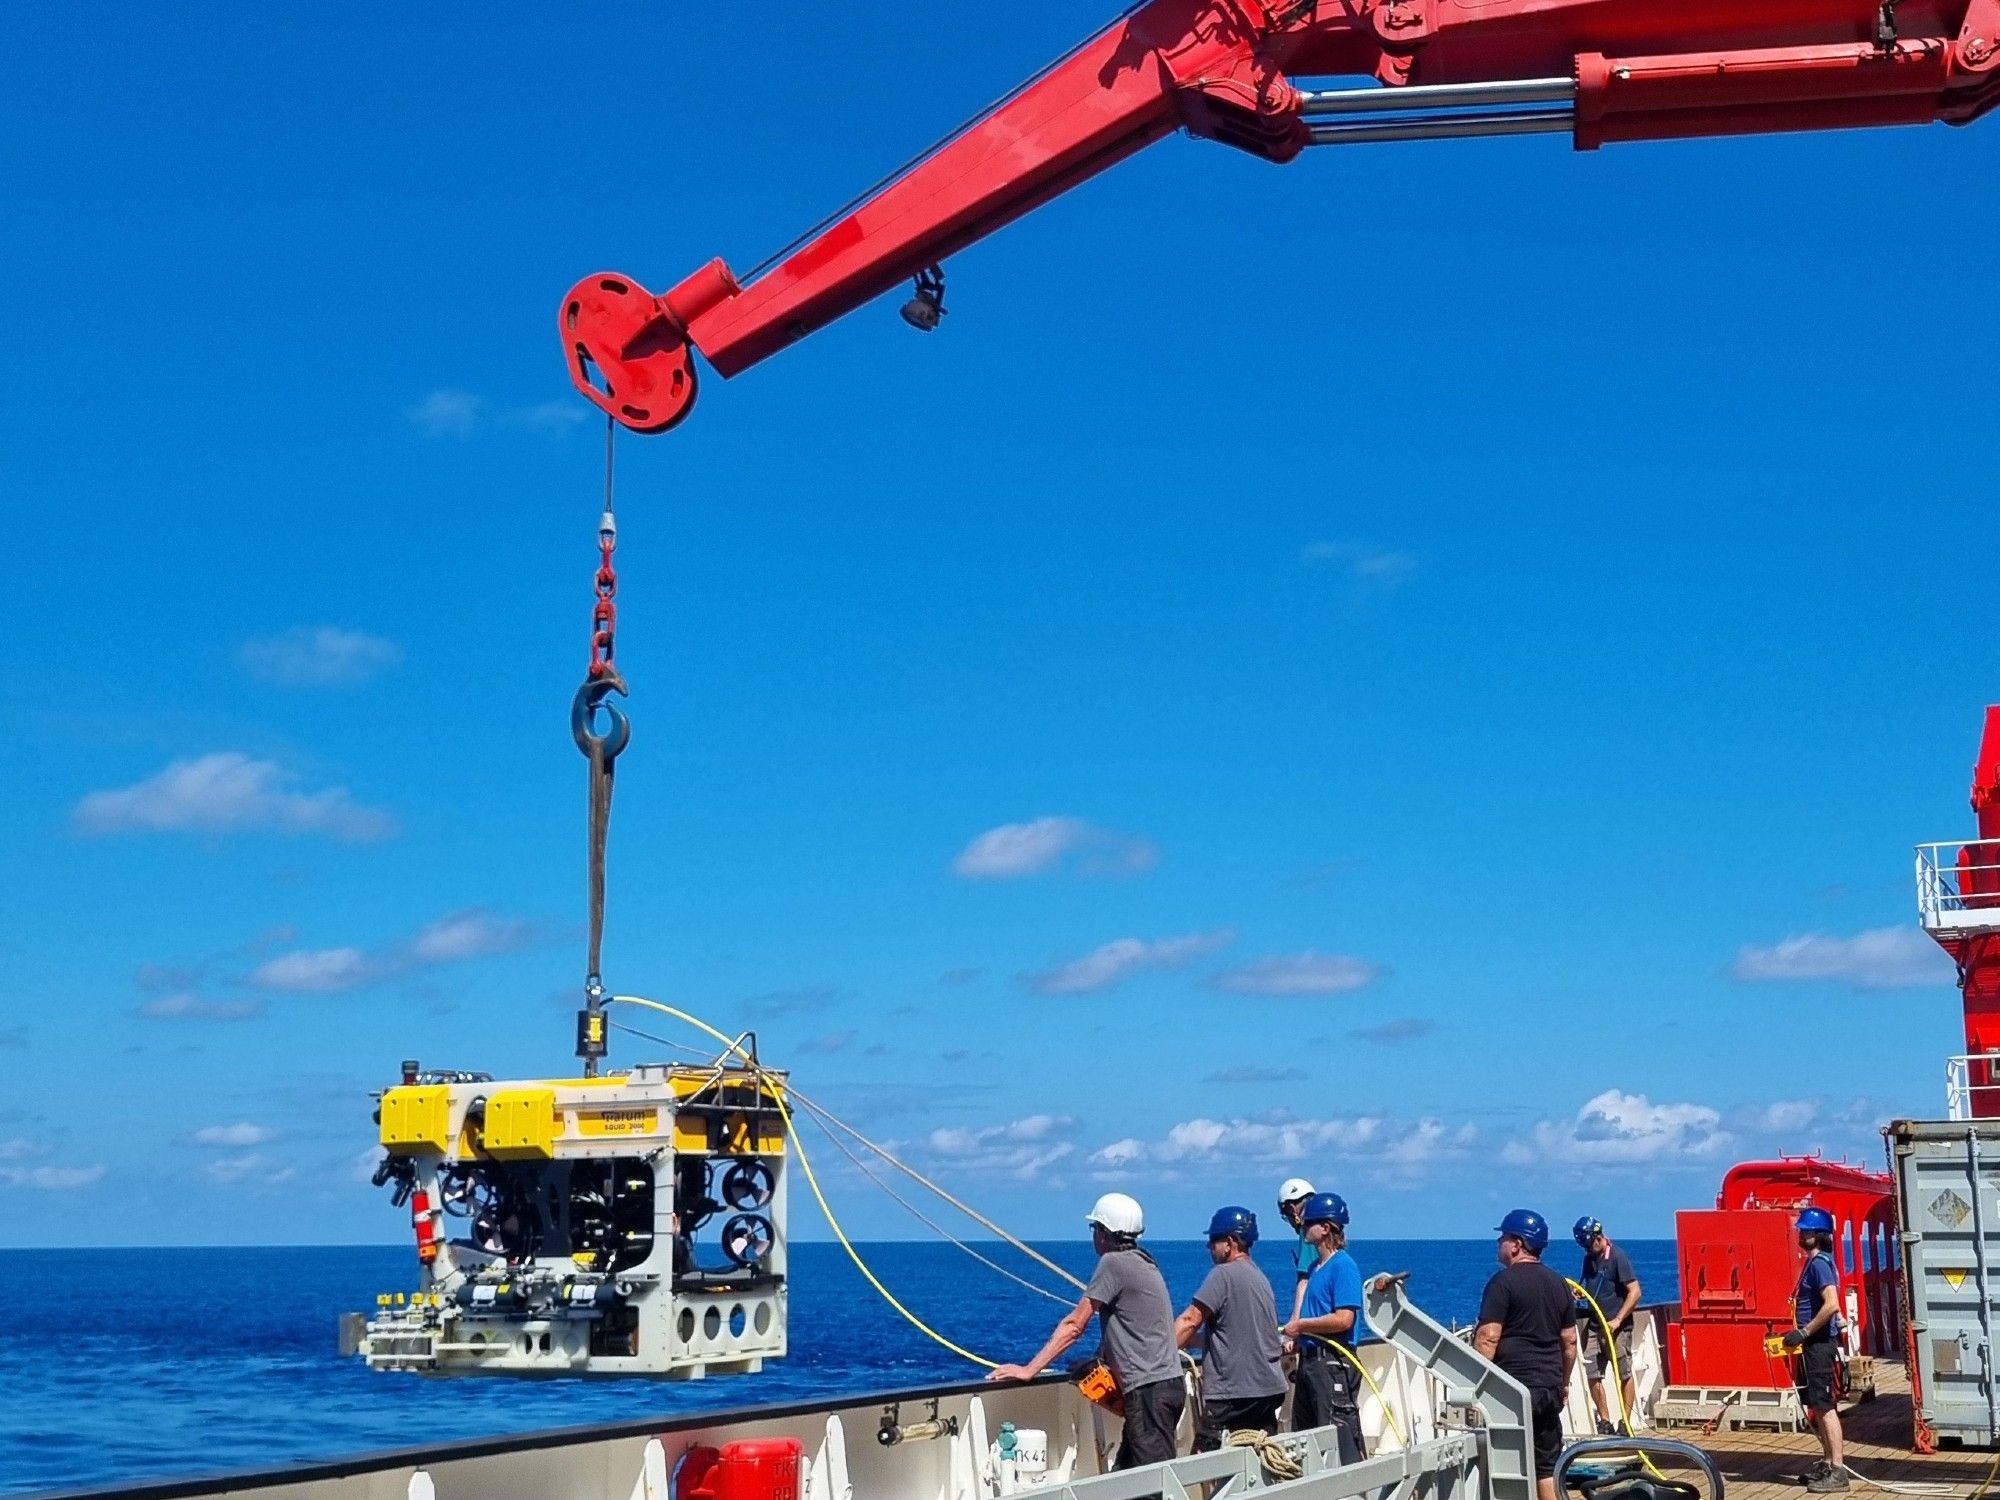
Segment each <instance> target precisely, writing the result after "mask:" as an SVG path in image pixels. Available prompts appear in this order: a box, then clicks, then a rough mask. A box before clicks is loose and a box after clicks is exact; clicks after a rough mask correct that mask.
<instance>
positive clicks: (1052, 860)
mask: <svg viewBox="0 0 2000 1500" xmlns="http://www.w3.org/2000/svg"><path fill="white" fill-rule="evenodd" d="M1072 856H1074V857H1075V858H1074V859H1073V860H1072ZM1065 861H1071V865H1072V868H1074V869H1076V870H1077V871H1079V872H1080V873H1082V874H1086V875H1141V874H1144V873H1145V872H1146V871H1147V870H1150V869H1152V868H1153V866H1155V865H1156V864H1158V863H1159V862H1160V851H1159V848H1158V846H1156V845H1155V844H1153V843H1152V841H1151V840H1148V839H1142V838H1134V837H1133V836H1131V835H1130V834H1124V833H1113V832H1112V831H1111V830H1110V829H1107V828H1098V827H1096V826H1095V825H1093V824H1090V823H1086V822H1084V821H1083V820H1082V819H1081V818H1059V817H1044V818H1032V819H1030V820H1029V821H1028V822H1026V823H1002V824H1001V825H1000V826H999V827H998V828H989V829H987V830H986V832H984V833H982V834H980V835H979V837H977V838H975V839H974V840H973V841H972V842H971V843H969V844H967V845H966V846H965V847H964V848H963V849H961V850H959V852H958V857H957V858H956V859H954V860H953V861H952V862H951V869H952V873H953V874H954V875H957V876H959V877H961V878H962V879H966V880H1018V879H1021V878H1022V877H1023V876H1028V875H1045V874H1047V873H1048V872H1049V871H1051V870H1053V869H1055V868H1056V867H1057V866H1058V865H1061V864H1063V863H1064V862H1065Z"/></svg>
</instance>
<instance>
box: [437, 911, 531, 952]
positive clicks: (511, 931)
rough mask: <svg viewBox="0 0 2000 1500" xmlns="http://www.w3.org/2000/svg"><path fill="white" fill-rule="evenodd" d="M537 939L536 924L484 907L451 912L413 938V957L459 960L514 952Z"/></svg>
mask: <svg viewBox="0 0 2000 1500" xmlns="http://www.w3.org/2000/svg"><path fill="white" fill-rule="evenodd" d="M532 941H534V927H533V924H532V923H528V922H520V921H504V920H502V919H500V918H498V917H495V916H493V915H492V914H491V913H490V912H487V911H485V910H484V909H482V908H480V907H472V908H470V909H468V910H466V911H455V912H448V913H446V914H445V915H444V916H442V917H439V918H438V919H437V920H436V921H435V922H431V923H429V924H427V925H426V926H425V927H424V928H422V929H421V930H420V931H419V932H418V933H417V935H416V936H415V937H413V938H411V939H410V947H409V956H410V958H411V959H412V960H414V961H415V962H417V963H419V964H443V963H458V962H460V961H462V960H464V959H471V958H487V957H490V956H491V955H493V954H495V953H513V952H517V951H518V950H520V949H522V948H525V947H527V946H528V944H529V943H531V942H532Z"/></svg>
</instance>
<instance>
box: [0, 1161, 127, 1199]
mask: <svg viewBox="0 0 2000 1500" xmlns="http://www.w3.org/2000/svg"><path fill="white" fill-rule="evenodd" d="M103 1175H104V1167H103V1165H102V1164H99V1165H96V1166H89V1167H0V1187H17V1188H33V1189H35V1190H36V1191H38V1192H44V1193H66V1192H72V1191H74V1190H75V1189H77V1188H87V1187H89V1186H90V1185H91V1184H92V1183H94V1182H96V1181H97V1180H98V1179H99V1178H100V1177H102V1176H103Z"/></svg>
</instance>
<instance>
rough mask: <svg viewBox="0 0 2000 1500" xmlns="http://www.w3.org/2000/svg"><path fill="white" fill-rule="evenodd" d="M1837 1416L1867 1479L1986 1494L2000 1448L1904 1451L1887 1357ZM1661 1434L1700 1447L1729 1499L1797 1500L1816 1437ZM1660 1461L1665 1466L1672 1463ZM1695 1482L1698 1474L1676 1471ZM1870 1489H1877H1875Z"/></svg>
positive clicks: (1906, 1390)
mask: <svg viewBox="0 0 2000 1500" xmlns="http://www.w3.org/2000/svg"><path fill="white" fill-rule="evenodd" d="M1840 1420H1841V1426H1842V1430H1843V1432H1844V1434H1845V1436H1846V1439H1847V1462H1848V1466H1849V1467H1850V1468H1853V1469H1855V1470H1857V1471H1859V1472H1860V1473H1862V1474H1865V1475H1866V1476H1867V1477H1868V1478H1869V1479H1871V1480H1881V1481H1885V1482H1887V1483H1889V1484H1905V1483H1913V1482H1914V1483H1922V1484H1947V1485H1952V1486H1955V1487H1957V1489H1958V1492H1959V1493H1960V1494H1962V1495H1965V1496H1967V1497H1970V1496H1973V1495H1976V1494H1981V1493H1991V1494H2000V1489H1995V1488H1993V1485H1994V1481H1995V1479H1996V1478H2000V1474H1996V1472H1995V1471H1996V1469H2000V1454H1994V1453H1990V1452H1981V1451H1979V1450H1976V1449H1963V1450H1959V1451H1946V1452H1941V1453H1931V1454H1917V1453H1913V1452H1911V1451H1910V1433H1911V1411H1910V1382H1909V1379H1908V1377H1907V1376H1906V1375H1905V1374H1904V1372H1903V1367H1902V1366H1901V1365H1897V1364H1891V1363H1889V1362H1888V1361H1886V1360H1882V1361H1878V1362H1877V1364H1876V1366H1875V1395H1874V1397H1873V1399H1871V1400H1866V1401H1856V1402H1852V1403H1850V1404H1848V1405H1846V1406H1844V1407H1842V1408H1841V1412H1840ZM1660 1435H1661V1436H1663V1437H1676V1438H1682V1439H1685V1440H1686V1441H1688V1442H1691V1443H1693V1444H1694V1445H1695V1446H1696V1447H1698V1448H1700V1449H1702V1450H1703V1451H1704V1452H1706V1453H1707V1454H1708V1455H1709V1456H1710V1457H1711V1458H1713V1459H1714V1460H1715V1463H1716V1466H1717V1467H1718V1468H1720V1469H1721V1470H1722V1478H1723V1482H1724V1484H1725V1485H1726V1486H1727V1490H1728V1500H1802V1497H1803V1496H1804V1494H1805V1490H1804V1488H1803V1487H1802V1486H1801V1485H1800V1483H1799V1477H1798V1476H1799V1474H1800V1473H1801V1472H1802V1471H1803V1470H1804V1469H1805V1467H1806V1465H1808V1464H1810V1463H1811V1462H1813V1461H1814V1460H1815V1459H1817V1458H1818V1457H1819V1441H1818V1439H1816V1438H1815V1437H1814V1436H1813V1435H1812V1434H1811V1433H1810V1432H1761V1431H1754V1430H1746V1431H1737V1432H1716V1433H1712V1434H1708V1435H1706V1436H1704V1435H1702V1434H1701V1433H1700V1432H1699V1431H1698V1430H1688V1429H1683V1430H1678V1431H1674V1430H1667V1431H1663V1432H1662V1433H1661V1434H1660ZM1661 1467H1662V1468H1663V1469H1667V1470H1668V1471H1669V1472H1672V1466H1670V1465H1668V1464H1665V1463H1662V1464H1661ZM1675 1477H1676V1478H1682V1477H1686V1478H1689V1479H1690V1480H1691V1481H1692V1482H1694V1483H1696V1484H1697V1485H1699V1483H1700V1480H1699V1477H1698V1476H1694V1475H1691V1474H1676V1475H1675ZM1870 1488H1871V1486H1869V1485H1865V1484H1863V1483H1861V1482H1860V1481H1859V1480H1856V1481H1854V1482H1853V1489H1852V1491H1851V1493H1852V1494H1854V1495H1857V1496H1859V1495H1861V1494H1863V1493H1864V1492H1865V1491H1867V1490H1869V1489H1870ZM1877 1493H1882V1492H1880V1491H1877Z"/></svg>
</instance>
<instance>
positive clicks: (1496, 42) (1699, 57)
mask: <svg viewBox="0 0 2000 1500" xmlns="http://www.w3.org/2000/svg"><path fill="white" fill-rule="evenodd" d="M1341 77H1345V78H1348V79H1350V80H1351V79H1356V78H1373V79H1374V80H1376V83H1377V84H1379V85H1381V86H1380V87H1364V88H1352V87H1350V88H1344V89H1307V88H1302V87H1300V85H1299V82H1298V80H1302V79H1336V78H1341ZM1996 99H2000V0H1144V3H1141V4H1139V5H1137V6H1135V7H1134V8H1133V9H1132V10H1130V11H1128V12H1127V13H1126V14H1125V15H1123V16H1121V17H1119V18H1118V19H1117V20H1116V21H1114V22H1112V23H1111V24H1110V25H1109V26H1107V27H1106V28H1105V29H1104V30H1102V31H1100V32H1098V33H1097V35H1095V36H1094V37H1092V38H1090V39H1089V40H1088V41H1086V42H1084V43H1083V44H1082V45H1080V46H1079V47H1077V48H1075V49H1074V50H1073V51H1071V52H1070V53H1069V54H1068V55H1067V56H1065V57H1063V58H1061V59H1059V60H1058V61H1056V62H1054V63H1052V64H1050V65H1049V66H1048V67H1047V68H1045V69H1044V70H1043V71H1042V72H1041V73H1039V74H1037V75H1036V76H1035V77H1034V78H1031V79H1030V80H1028V81H1027V82H1026V83H1024V84H1022V85H1021V86H1020V87H1019V88H1018V89H1016V90H1015V91H1014V92H1013V93H1012V94H1011V95H1009V96H1008V97H1007V98H1005V99H1003V100H1002V101H1001V102H1000V103H998V104H997V105H995V106H994V107H993V108H992V109H990V110H988V111H987V112H986V113H985V114H983V115H981V116H979V117H977V118H975V119H973V120H971V121H969V122H968V123H967V124H965V125H964V126H963V127H961V128H960V129H959V130H957V131H956V132H954V133H953V134H952V135H950V136H948V137H946V138H945V139H944V140H943V141H942V142H940V143H939V144H938V145H937V146H935V147H933V148H932V149H931V150H930V151H929V152H927V153H925V154H924V155H923V156H920V157H919V158H917V159H916V160H915V161H913V162H911V163H910V164H909V165H908V166H906V167H904V168H903V169H902V170H901V171H900V172H898V173H897V174H895V175H894V176H892V177H891V178H890V179H888V180H887V181H886V182H885V183H884V184H883V185H881V186H880V187H878V188H876V189H874V190H873V191H871V192H870V193H868V194H866V195H864V196H863V197H862V198H861V199H859V200H857V201H856V202H855V203H853V204H852V205H850V206H849V207H848V208H845V209H842V210H841V211H839V212H838V213H836V214H835V215H834V216H833V217H832V218H831V219H829V220H828V221H827V222H826V223H825V224H824V225H822V226H820V227H819V228H818V229H816V230H813V231H809V232H808V234H807V235H806V236H805V237H803V238H802V239H801V240H800V241H798V242H796V243H795V245H793V246H791V247H787V249H786V250H785V251H783V252H780V254H779V256H777V257H774V258H773V259H772V260H770V261H767V262H765V263H764V264H763V265H761V266H758V267H756V268H754V269H753V270H752V271H751V272H750V273H749V274H748V275H746V276H743V277H738V276H736V275H735V274H733V273H732V272H731V271H730V269H729V267H727V266H726V265H724V264H723V263H722V262H721V261H720V260H713V261H710V262H709V263H708V264H707V265H706V266H703V267H702V268H701V269H700V270H698V271H696V272H695V273H694V274H693V275H691V276H689V277H687V278H686V279H685V280H683V281H682V282H680V283H679V284H678V285H677V286H675V287H674V288H673V289H672V290H671V291H669V292H667V293H666V294H665V295H664V296H659V297H655V296H654V295H653V294H652V293H650V292H648V291H646V290H645V289H644V288H643V287H641V286H640V285H639V284H638V283H637V282H635V281H633V280H631V279H630V278H629V277H624V276H609V275H598V276H589V277H586V278H584V280H582V281H580V282H578V283H577V285H576V286H575V288H573V289H572V290H571V292H570V294H569V296H568V297H567V298H565V299H564V302H563V305H562V309H561V312H560V324H561V332H562V340H563V348H564V351H565V353H566V355H567V357H568V358H569V361H570V366H571V375H572V378H573V379H574V380H575V381H576V383H577V385H578V387H579V388H580V389H582V390H583V391H584V392H585V394H587V395H588V396H590V398H591V399H592V400H593V401H595V402H597V403H598V405H600V406H601V407H603V408H604V410H605V411H607V412H609V413H610V414H611V416H612V417H613V418H615V419H616V420H617V421H619V422H622V423H623V424H624V425H626V426H627V427H630V428H632V429H634V430H636V431H640V432H659V431H663V430H665V429H666V428H668V427H671V426H673V425H674V423H676V422H678V421H679V420H680V419H681V418H682V417H684V416H685V415H686V414H687V412H688V409H689V407H690V406H691V405H692V403H693V401H694V396H695V380H696V376H695V363H694V355H695V353H696V352H697V351H699V352H700V353H701V354H702V356H703V357H704V358H706V359H707V361H708V362H709V364H711V365H712V366H714V368H715V369H716V370H717V371H718V372H719V373H720V374H722V375H725V376H727V375H734V374H736V373H738V372H739V371H742V370H745V369H747V368H749V367H750V366H751V365H753V364H755V363H756V362H757V361H758V360H761V359H763V358H765V357H766V356H768V355H771V354H775V353H776V352H777V351H778V350H780V349H782V348H784V347H785V346H786V345H788V344H791V343H793V342H794V341H796V340H798V339H800V338H803V337H804V336H805V335H806V334H808V333H811V332H812V331H813V330H814V329H817V328H820V327H823V326H824V325H826V324H827V323H830V322H832V321H833V320H834V319H836V318H838V317H840V316H841V315H843V314H844V313H847V312H849V311H851V310H852V309H854V308H856V307H859V306H860V305H861V304H862V303H863V302H866V301H868V300H869V299H870V298H873V297H876V296H878V295H880V294H881V293H883V292H885V291H888V290H890V289H891V288H892V287H895V286H896V285H898V284H899V283H901V282H903V281H905V280H907V279H908V278H910V277H912V276H916V275H918V274H919V273H928V272H929V269H930V268H933V267H935V266H936V265H937V264H938V263H939V262H941V261H943V260H944V258H945V257H946V256H948V255H950V254H952V253H953V252H955V251H957V250H959V249H962V248H963V247H965V246H966V245H969V244H971V243H973V242H974V241H975V240H978V239H980V238H982V237H984V236H985V235H988V234H990V233H992V232H993V231H994V230H996V229H998V228H1000V227H1001V226H1002V225H1003V224H1006V223H1007V222H1009V221H1010V220H1012V219H1015V218H1018V217H1019V216H1021V215H1022V214H1025V213H1027V212H1028V211H1029V210H1030V209H1033V208H1035V207H1037V206H1039V205H1040V204H1042V203H1045V202H1047V201H1048V200H1050V199H1051V198H1054V197H1056V196H1057V195H1058V194H1060V193H1063V192H1065V191H1067V190H1068V189H1069V188H1072V187H1074V186H1076V185H1077V184H1078V183H1080V182H1083V181H1084V180H1086V179H1087V178H1089V177H1092V176H1094V175H1095V174H1097V173H1099V172H1102V171H1104V170H1105V169H1106V168H1108V167H1110V166H1112V165H1113V164H1115V163H1116V162H1118V161H1121V160H1122V159H1124V158H1125V157H1127V156H1130V155H1132V154H1133V153H1134V152H1136V151H1139V150H1140V149H1142V148H1143V147H1146V146H1149V145H1151V144H1152V143H1153V142H1155V141H1158V140H1160V139H1162V138H1164V137H1165V136H1168V135H1170V134H1172V133H1173V132H1174V131H1176V130H1178V129H1183V128H1185V129H1186V130H1188V131H1189V132H1190V133H1191V134H1194V135H1197V136H1203V137H1206V138H1208V139H1211V140H1217V141H1221V142H1223V143H1224V144H1226V145H1231V146H1235V147H1237V148H1239V149H1241V150H1244V151H1248V152H1251V153H1252V154H1254V155H1257V156H1261V157H1264V158H1266V159H1267V160H1270V161H1273V162H1286V161H1290V160H1291V159H1292V158H1293V157H1295V156H1297V155H1298V154H1299V153H1300V152H1301V151H1302V150H1304V149H1305V148H1306V147H1307V146H1312V145H1333V144H1344V143H1359V142H1368V141H1383V140H1399V139H1415V138H1436V137H1439V136H1473V135H1518V134H1528V133H1539V132H1567V133H1569V134H1570V136H1571V138H1572V139H1573V140H1574V142H1575V144H1576V147H1577V149H1578V150H1583V151H1589V150H1594V149H1596V148H1597V147H1598V146H1601V145H1604V144H1606V143H1607V142H1613V141H1638V140H1662V139H1669V138H1682V137H1691V136H1711V135H1744V134H1754V133H1761V132H1768V131H1788V130H1829V129H1844V128H1849V127H1854V126H1867V125H1916V124H1924V123H1928V122H1931V121H1935V120H1942V121H1946V122H1948V123H1951V124H1964V123H1966V122H1968V121H1970V120H1973V119H1975V118H1977V117H1978V116H1979V115H1982V114H1984V113H1985V112H1986V111H1987V110H1988V109H1990V108H1992V107H1993V105H1994V103H1995V101H1996ZM941 291H942V279H941V277H940V278H937V279H936V280H931V281H927V282H926V283H920V285H919V287H918V296H917V298H916V299H915V300H914V301H913V302H912V307H911V311H910V312H909V313H906V316H909V317H910V320H911V321H912V322H914V323H916V324H917V325H918V326H920V327H930V326H935V324H936V320H937V313H938V310H939V300H940V297H941ZM925 304H927V308H926V305H925Z"/></svg>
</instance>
